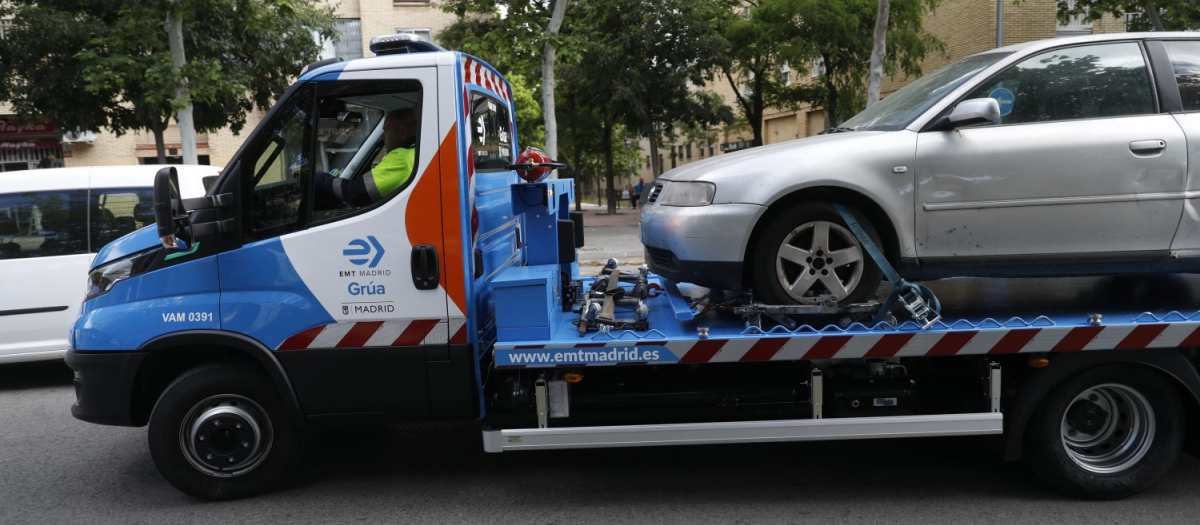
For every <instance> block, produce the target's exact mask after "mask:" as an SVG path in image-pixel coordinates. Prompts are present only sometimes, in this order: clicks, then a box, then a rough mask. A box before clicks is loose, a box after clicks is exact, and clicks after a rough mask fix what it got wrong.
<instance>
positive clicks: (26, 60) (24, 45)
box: [0, 0, 333, 135]
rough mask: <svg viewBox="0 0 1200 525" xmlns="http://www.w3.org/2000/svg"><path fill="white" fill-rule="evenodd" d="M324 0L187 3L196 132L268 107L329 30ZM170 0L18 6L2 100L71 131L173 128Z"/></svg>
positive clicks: (24, 0)
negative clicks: (168, 30)
mask: <svg viewBox="0 0 1200 525" xmlns="http://www.w3.org/2000/svg"><path fill="white" fill-rule="evenodd" d="M319 5H321V4H320V3H319V2H318V1H317V0H265V1H264V0H179V1H178V3H177V5H176V6H175V7H174V8H175V13H176V16H178V17H180V18H181V19H182V20H183V25H184V48H185V52H186V55H187V59H188V62H187V64H186V65H185V66H184V67H183V68H182V69H181V71H180V73H181V74H182V75H183V76H184V77H186V78H187V80H188V97H189V98H190V101H191V102H192V103H194V104H195V121H196V129H197V131H201V132H204V131H215V130H218V129H222V128H224V127H226V126H230V127H232V129H233V130H234V132H237V131H239V130H240V129H241V127H242V126H243V125H244V124H245V121H246V115H247V113H248V112H249V111H250V110H252V109H253V108H254V106H256V105H257V106H259V107H267V106H269V105H270V104H271V102H272V100H273V99H274V98H276V97H277V96H279V95H280V94H282V93H283V91H285V90H286V89H287V87H288V86H289V85H290V84H291V82H292V81H293V79H294V78H295V75H296V74H297V73H299V71H300V69H301V68H303V67H304V65H306V64H308V63H310V62H312V61H313V60H315V58H316V57H317V55H318V54H319V53H320V45H319V44H318V43H317V42H316V41H315V40H314V39H313V35H314V33H316V34H318V35H320V36H321V37H325V38H328V37H331V36H332V35H333V28H332V17H333V12H332V9H331V8H328V7H320V6H319ZM171 8H172V6H171V2H169V1H167V0H150V1H143V0H122V1H106V0H11V1H9V2H7V3H6V4H5V5H4V7H3V8H2V9H3V12H0V15H10V16H12V17H13V24H12V30H11V32H10V33H9V38H6V39H4V40H0V68H3V70H4V71H6V72H8V74H6V75H4V77H3V78H2V79H0V98H3V99H5V100H7V101H9V102H11V103H12V105H13V107H14V108H15V110H16V111H17V112H18V113H20V114H22V115H27V116H33V115H37V116H40V117H42V118H49V119H52V120H55V121H57V122H59V123H60V125H61V126H62V127H63V128H64V129H77V130H98V129H99V128H102V127H103V128H108V129H110V130H112V131H113V132H114V133H116V134H118V135H119V134H122V133H125V132H127V131H130V130H138V129H145V130H151V131H155V132H156V134H158V133H160V132H161V130H162V129H165V128H166V126H167V124H168V123H169V121H170V119H171V118H172V116H173V115H174V114H175V112H176V111H177V110H178V109H180V108H182V107H184V106H185V105H187V103H188V99H177V98H176V97H175V93H174V88H175V82H176V77H175V74H174V73H173V72H172V70H171V69H172V68H171V56H170V52H169V49H168V46H167V33H166V30H165V22H166V16H167V13H168V11H169V10H170V9H171Z"/></svg>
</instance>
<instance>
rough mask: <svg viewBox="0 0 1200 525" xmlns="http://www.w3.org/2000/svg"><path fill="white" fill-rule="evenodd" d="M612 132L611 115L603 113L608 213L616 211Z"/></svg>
mask: <svg viewBox="0 0 1200 525" xmlns="http://www.w3.org/2000/svg"><path fill="white" fill-rule="evenodd" d="M612 132H613V124H612V116H611V115H608V114H607V112H606V113H605V115H604V179H605V182H606V183H607V186H608V188H607V190H606V191H605V193H606V195H605V199H604V200H605V201H606V202H607V203H608V213H609V214H615V213H617V199H616V197H617V194H616V186H614V183H613V178H615V177H616V173H614V172H613V142H612Z"/></svg>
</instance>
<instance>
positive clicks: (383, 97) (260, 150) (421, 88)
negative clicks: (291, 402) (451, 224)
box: [220, 67, 448, 414]
mask: <svg viewBox="0 0 1200 525" xmlns="http://www.w3.org/2000/svg"><path fill="white" fill-rule="evenodd" d="M436 81H437V78H436V75H435V68H433V67H420V68H403V69H386V70H373V71H360V72H353V73H352V72H342V73H341V74H340V76H337V78H336V79H332V80H320V79H318V81H315V82H310V83H308V84H306V85H304V86H302V87H300V88H299V89H298V90H296V91H295V92H294V93H293V94H292V95H291V97H290V98H289V99H288V100H286V101H285V102H283V103H282V104H281V105H279V106H278V107H277V109H276V110H275V111H274V114H273V115H272V117H271V119H270V120H269V121H268V122H266V123H265V124H264V126H263V127H262V128H260V129H259V130H258V131H257V132H256V134H255V137H254V138H253V139H252V141H253V142H252V144H250V145H249V146H248V147H247V148H245V153H244V154H243V155H240V156H239V159H238V160H236V161H235V163H234V164H235V165H236V168H235V169H236V170H237V175H238V178H240V179H241V187H240V188H239V191H241V192H242V197H241V198H242V200H243V210H242V213H243V216H242V221H241V222H242V229H243V235H244V245H243V246H241V247H240V248H237V249H234V250H229V251H226V252H224V253H222V254H221V255H220V267H221V270H220V275H221V316H222V328H223V329H225V330H231V331H235V332H239V333H242V334H248V335H251V336H252V337H254V338H256V339H258V340H259V341H260V342H262V343H263V344H264V345H266V346H268V347H269V348H271V349H273V350H276V356H277V357H278V358H279V360H280V362H281V363H282V364H283V365H284V367H285V369H287V371H288V375H289V377H290V378H291V380H292V383H293V385H294V387H295V389H296V392H297V396H298V397H299V400H300V403H301V407H302V408H303V409H304V411H305V413H307V414H334V413H344V412H348V411H355V412H379V413H387V412H403V411H412V410H423V409H427V408H428V391H427V389H426V383H425V377H426V373H425V361H426V358H427V354H428V355H429V356H433V357H432V358H437V356H438V355H441V354H443V353H444V352H445V348H446V343H447V339H448V334H447V332H448V327H447V317H448V316H447V299H446V293H445V290H444V288H443V287H441V286H438V285H437V284H438V277H437V274H438V273H440V272H437V271H435V270H433V267H436V266H437V265H438V264H439V262H438V259H439V258H440V257H442V254H440V253H437V251H438V248H436V247H435V248H428V247H429V246H431V245H433V244H435V243H434V242H433V241H430V240H429V239H430V238H431V236H433V237H436V239H437V243H436V244H439V245H440V239H441V234H442V224H441V220H442V219H441V216H440V215H439V214H437V213H431V214H426V215H425V216H423V217H419V218H418V219H419V220H415V221H414V220H408V219H407V218H406V216H407V215H409V212H410V210H411V209H413V208H415V207H419V206H418V203H429V202H437V201H439V200H440V184H441V181H440V179H439V175H440V174H439V173H438V172H437V170H436V169H430V170H426V168H427V167H429V166H430V161H431V159H433V158H434V157H435V155H434V154H435V153H436V152H437V149H438V143H437V136H438V133H437V119H436V117H437V111H436V108H437V105H436V95H437V86H436ZM402 108H407V109H411V110H414V111H416V112H417V115H418V116H417V117H416V118H417V119H419V126H418V133H417V137H416V139H415V140H416V142H415V144H413V146H415V148H414V149H415V151H416V153H415V157H414V158H415V162H414V163H413V164H414V168H415V169H414V170H413V173H412V175H411V176H410V177H409V178H408V180H407V182H406V183H404V184H403V185H402V186H400V187H398V188H397V189H395V190H393V191H391V192H390V193H388V194H386V195H384V196H382V198H377V199H376V200H375V201H374V202H373V203H371V204H369V205H361V206H359V207H354V206H349V205H346V204H344V203H343V204H338V202H339V201H337V200H336V199H333V200H331V199H330V197H331V196H330V195H327V194H324V193H322V192H321V190H320V189H318V188H317V187H316V185H315V184H314V180H316V179H317V178H319V177H326V176H332V177H342V178H346V179H351V178H355V177H362V176H363V175H364V174H365V173H366V172H367V171H369V170H371V169H372V168H373V166H374V165H376V164H378V163H379V162H380V159H381V158H382V157H383V154H384V151H383V149H384V140H383V139H384V133H383V121H384V119H385V118H386V114H387V113H388V112H391V111H396V110H400V109H402ZM424 108H428V109H429V111H423V110H424ZM435 166H436V164H435ZM221 184H222V191H226V188H225V186H224V184H225V181H224V180H223V181H222V183H221ZM372 189H373V190H374V189H375V188H374V187H373V186H372ZM379 191H382V190H377V191H376V193H378V192H379ZM430 250H432V252H433V253H432V254H430ZM417 252H420V253H419V254H418V253H417ZM430 272H432V274H433V276H434V277H433V280H432V281H429V280H428V279H421V278H424V277H427V276H428V275H429V273H430ZM417 274H420V275H417ZM430 284H432V285H433V286H432V287H430V286H429V285H430Z"/></svg>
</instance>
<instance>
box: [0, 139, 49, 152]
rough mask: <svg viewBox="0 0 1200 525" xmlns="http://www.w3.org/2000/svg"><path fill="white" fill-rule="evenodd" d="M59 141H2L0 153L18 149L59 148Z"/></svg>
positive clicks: (0, 142)
mask: <svg viewBox="0 0 1200 525" xmlns="http://www.w3.org/2000/svg"><path fill="white" fill-rule="evenodd" d="M57 147H58V141H57V140H53V139H41V140H0V151H12V150H18V149H43V148H57Z"/></svg>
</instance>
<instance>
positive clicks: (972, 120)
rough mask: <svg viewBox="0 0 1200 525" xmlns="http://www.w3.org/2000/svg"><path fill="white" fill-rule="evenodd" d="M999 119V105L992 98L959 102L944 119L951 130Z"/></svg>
mask: <svg viewBox="0 0 1200 525" xmlns="http://www.w3.org/2000/svg"><path fill="white" fill-rule="evenodd" d="M999 118H1000V103H999V102H996V99H994V98H972V99H968V100H964V101H962V102H959V103H958V105H957V106H954V109H953V110H952V111H950V115H949V116H948V117H947V118H946V120H948V121H949V122H950V127H951V128H960V127H963V126H973V125H975V124H983V123H985V122H994V121H996V120H997V119H999Z"/></svg>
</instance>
